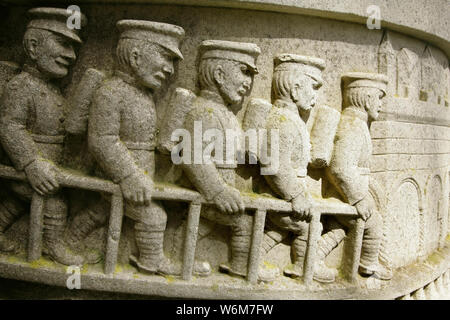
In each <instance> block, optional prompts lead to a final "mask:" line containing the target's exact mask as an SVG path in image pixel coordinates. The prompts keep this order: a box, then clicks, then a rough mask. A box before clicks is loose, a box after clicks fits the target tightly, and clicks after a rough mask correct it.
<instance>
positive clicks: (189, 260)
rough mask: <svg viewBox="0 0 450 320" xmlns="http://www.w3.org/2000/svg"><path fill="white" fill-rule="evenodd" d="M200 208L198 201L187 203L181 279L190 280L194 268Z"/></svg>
mask: <svg viewBox="0 0 450 320" xmlns="http://www.w3.org/2000/svg"><path fill="white" fill-rule="evenodd" d="M201 209H202V205H201V204H199V203H194V202H192V203H191V204H190V205H189V214H188V221H187V225H186V235H185V237H186V238H185V243H184V255H183V280H186V281H189V280H191V278H192V271H193V269H194V263H195V249H196V246H197V235H198V224H199V221H200V211H201Z"/></svg>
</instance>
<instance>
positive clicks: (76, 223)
mask: <svg viewBox="0 0 450 320" xmlns="http://www.w3.org/2000/svg"><path fill="white" fill-rule="evenodd" d="M98 216H99V214H96V213H95V212H93V211H92V210H90V209H87V210H83V211H82V212H81V213H79V214H77V215H76V216H75V217H74V219H73V221H72V224H71V225H70V227H69V232H68V236H67V243H68V245H69V247H70V248H71V249H72V250H73V251H75V252H77V253H80V254H82V255H83V256H84V259H85V262H86V263H89V264H95V263H98V262H100V260H101V259H102V257H103V255H102V253H101V252H100V251H98V250H94V249H91V248H87V247H86V246H85V244H84V242H83V241H84V240H85V239H86V238H87V237H88V236H89V235H90V234H91V233H92V232H93V231H94V230H96V229H97V228H99V227H101V226H102V225H103V224H104V223H105V222H106V219H105V218H103V219H98Z"/></svg>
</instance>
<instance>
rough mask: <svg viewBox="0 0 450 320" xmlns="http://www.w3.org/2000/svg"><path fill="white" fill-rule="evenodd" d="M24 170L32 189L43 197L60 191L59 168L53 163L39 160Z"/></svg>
mask: <svg viewBox="0 0 450 320" xmlns="http://www.w3.org/2000/svg"><path fill="white" fill-rule="evenodd" d="M24 170H25V174H26V175H27V178H28V181H29V183H30V184H31V187H32V188H33V189H34V191H36V192H37V193H38V194H40V195H41V196H44V195H50V194H52V193H55V192H56V191H58V189H59V183H58V180H57V179H56V171H57V168H56V167H55V165H53V164H52V163H50V162H48V161H46V160H41V159H38V160H35V161H33V162H32V163H30V164H29V165H28V166H26V167H25V169H24Z"/></svg>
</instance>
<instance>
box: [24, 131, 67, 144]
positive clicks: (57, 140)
mask: <svg viewBox="0 0 450 320" xmlns="http://www.w3.org/2000/svg"><path fill="white" fill-rule="evenodd" d="M31 138H32V139H33V141H34V142H37V143H47V144H63V143H64V136H62V135H61V136H48V135H44V134H34V133H33V134H31Z"/></svg>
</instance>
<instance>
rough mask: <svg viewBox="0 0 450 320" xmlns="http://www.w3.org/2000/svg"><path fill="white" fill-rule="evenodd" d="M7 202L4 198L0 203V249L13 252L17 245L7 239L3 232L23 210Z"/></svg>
mask: <svg viewBox="0 0 450 320" xmlns="http://www.w3.org/2000/svg"><path fill="white" fill-rule="evenodd" d="M9 202H10V201H8V200H4V201H3V202H2V203H0V251H2V252H14V251H16V250H17V245H16V244H15V243H14V242H13V241H11V240H10V239H8V238H7V237H6V236H5V234H4V232H5V231H6V230H7V229H8V228H9V227H10V226H11V225H12V224H13V223H14V221H16V220H17V219H18V218H19V217H20V216H21V215H22V214H23V213H24V210H21V209H19V208H17V206H15V205H14V203H9Z"/></svg>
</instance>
